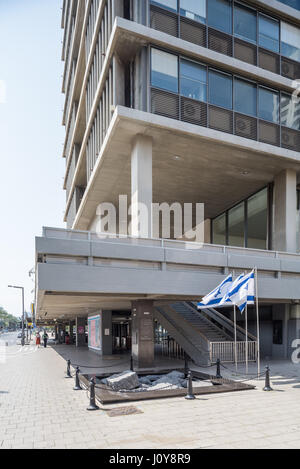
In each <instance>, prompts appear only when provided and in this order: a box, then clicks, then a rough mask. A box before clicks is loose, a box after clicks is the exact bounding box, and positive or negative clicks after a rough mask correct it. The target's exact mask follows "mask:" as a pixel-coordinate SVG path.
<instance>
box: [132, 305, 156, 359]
mask: <svg viewBox="0 0 300 469" xmlns="http://www.w3.org/2000/svg"><path fill="white" fill-rule="evenodd" d="M132 356H133V360H134V364H135V366H137V367H138V368H149V367H153V365H154V318H153V301H135V302H133V303H132Z"/></svg>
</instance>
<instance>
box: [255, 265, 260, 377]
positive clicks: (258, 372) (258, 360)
mask: <svg viewBox="0 0 300 469" xmlns="http://www.w3.org/2000/svg"><path fill="white" fill-rule="evenodd" d="M255 297H256V300H255V303H256V324H257V325H256V336H257V377H258V378H259V375H260V327H259V307H258V273H257V267H255Z"/></svg>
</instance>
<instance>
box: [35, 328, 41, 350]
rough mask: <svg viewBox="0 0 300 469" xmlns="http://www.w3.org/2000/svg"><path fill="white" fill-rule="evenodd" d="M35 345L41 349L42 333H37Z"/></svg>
mask: <svg viewBox="0 0 300 469" xmlns="http://www.w3.org/2000/svg"><path fill="white" fill-rule="evenodd" d="M35 345H36V346H37V347H38V348H40V345H41V336H40V333H39V332H37V334H36V337H35Z"/></svg>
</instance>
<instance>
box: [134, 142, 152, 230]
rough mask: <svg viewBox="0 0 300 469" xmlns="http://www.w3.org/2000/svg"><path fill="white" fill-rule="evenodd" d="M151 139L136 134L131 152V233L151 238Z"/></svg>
mask: <svg viewBox="0 0 300 469" xmlns="http://www.w3.org/2000/svg"><path fill="white" fill-rule="evenodd" d="M152 232H153V227H152V139H151V138H150V137H146V136H144V135H137V136H136V138H135V140H134V143H133V147H132V154H131V234H132V236H136V237H141V238H151V237H152Z"/></svg>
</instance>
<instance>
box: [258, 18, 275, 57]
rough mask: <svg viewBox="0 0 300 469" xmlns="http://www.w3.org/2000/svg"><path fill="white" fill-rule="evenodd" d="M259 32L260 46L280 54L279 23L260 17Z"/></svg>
mask: <svg viewBox="0 0 300 469" xmlns="http://www.w3.org/2000/svg"><path fill="white" fill-rule="evenodd" d="M258 31H259V40H258V42H259V45H260V46H261V47H264V48H265V49H269V50H272V51H274V52H279V22H278V21H276V20H273V19H272V18H267V17H266V16H262V15H259V18H258Z"/></svg>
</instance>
